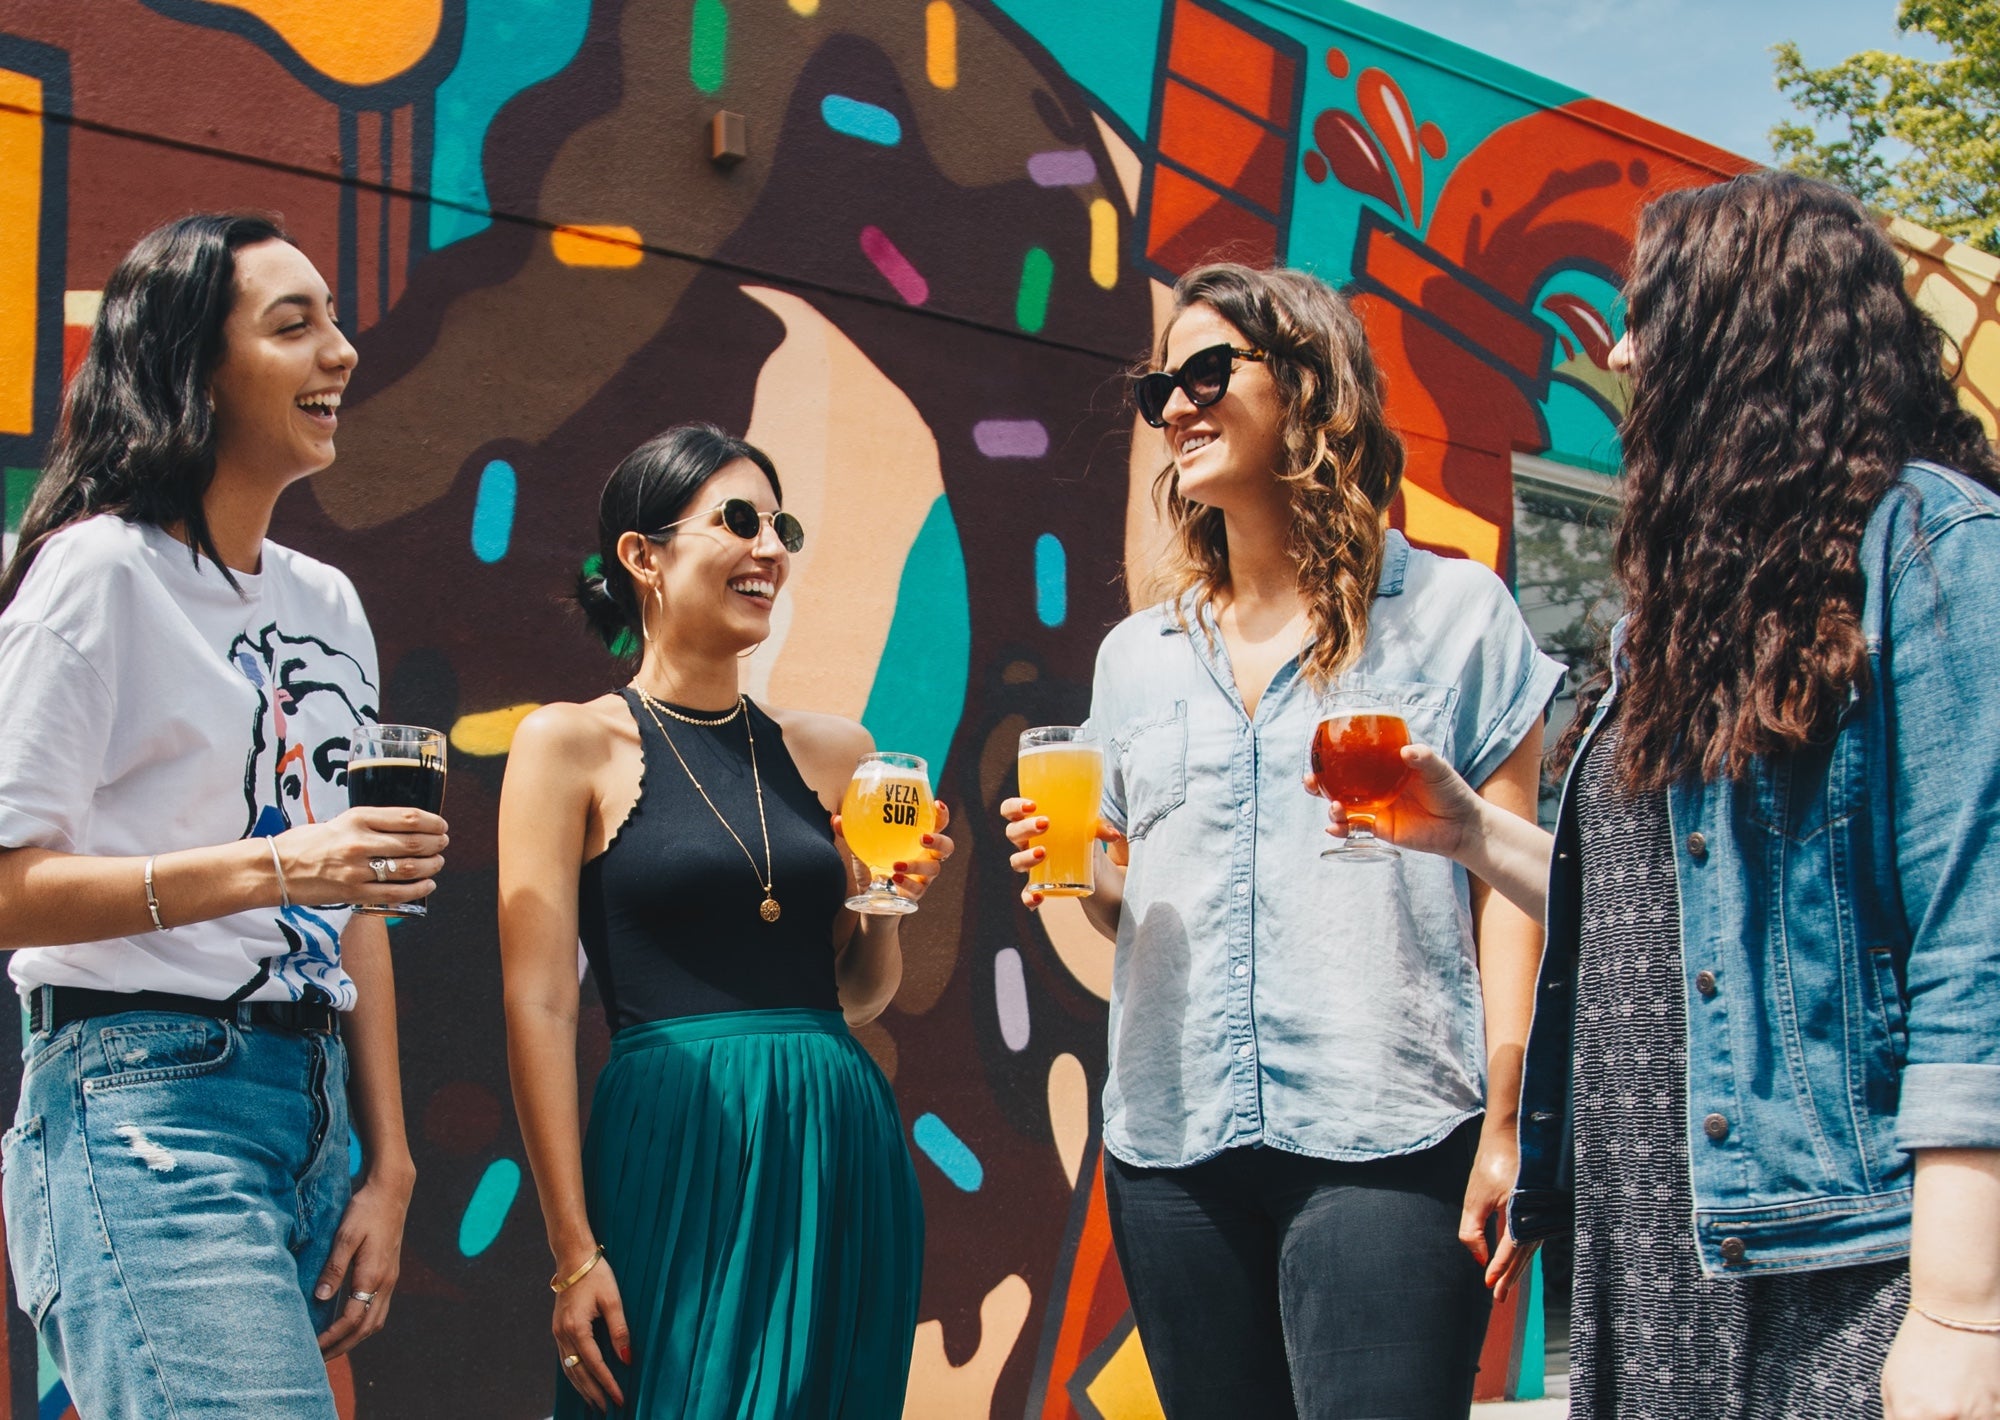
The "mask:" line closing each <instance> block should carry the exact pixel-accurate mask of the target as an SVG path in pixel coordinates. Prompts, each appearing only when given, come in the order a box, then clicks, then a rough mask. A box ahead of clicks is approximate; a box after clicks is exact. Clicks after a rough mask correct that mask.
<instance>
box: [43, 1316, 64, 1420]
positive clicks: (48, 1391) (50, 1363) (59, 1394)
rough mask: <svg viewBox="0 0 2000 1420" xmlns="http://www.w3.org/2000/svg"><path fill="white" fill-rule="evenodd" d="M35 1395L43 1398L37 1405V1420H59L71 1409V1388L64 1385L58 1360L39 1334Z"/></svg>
mask: <svg viewBox="0 0 2000 1420" xmlns="http://www.w3.org/2000/svg"><path fill="white" fill-rule="evenodd" d="M35 1394H36V1395H38V1396H39V1397H41V1399H40V1400H39V1401H37V1402H36V1404H35V1420H57V1417H59V1416H60V1415H61V1414H62V1413H63V1412H64V1411H65V1410H67V1409H69V1387H68V1386H66V1385H64V1384H63V1378H62V1372H61V1371H60V1370H58V1369H57V1367H56V1358H55V1357H53V1356H51V1355H50V1354H49V1344H48V1342H46V1341H44V1340H42V1339H41V1336H40V1334H39V1333H37V1335H36V1337H35Z"/></svg>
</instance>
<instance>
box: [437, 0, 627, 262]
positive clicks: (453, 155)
mask: <svg viewBox="0 0 2000 1420" xmlns="http://www.w3.org/2000/svg"><path fill="white" fill-rule="evenodd" d="M589 27H590V0H465V42H464V44H463V45H462V46H461V48H460V49H459V55H458V64H457V67H455V68H454V69H453V70H452V71H451V73H450V74H448V75H446V76H445V80H444V82H443V83H441V84H439V85H438V88H437V100H436V105H435V109H434V113H435V120H434V127H433V131H432V138H431V194H432V196H434V197H436V198H438V199H439V201H438V202H437V203H436V204H435V205H433V206H432V207H431V249H432V250H433V251H435V250H436V249H438V248H439V247H447V246H450V245H451V244H452V243H453V242H456V241H460V240H462V239H464V238H466V237H469V236H472V235H473V234H474V233H476V232H483V231H485V230H486V229H487V228H488V227H490V226H492V225H493V219H492V218H491V217H490V216H488V215H487V205H488V199H487V195H486V172H485V168H484V164H483V161H482V159H483V155H484V152H485V148H486V131H487V130H488V129H489V128H491V127H492V126H493V120H494V118H495V117H496V116H497V115H498V114H499V112H500V110H501V109H502V108H503V107H504V106H505V105H506V103H507V101H508V100H509V99H511V98H513V97H514V96H515V95H516V94H518V93H520V92H521V91H522V90H523V89H527V88H529V87H531V86H533V85H535V84H539V83H541V82H542V80H544V79H547V78H551V77H552V76H554V75H556V74H560V73H561V72H562V71H563V70H564V69H565V68H567V67H568V66H569V62H570V61H571V60H572V59H574V58H576V53H577V51H578V50H579V49H581V48H582V47H583V36H584V32H585V31H586V30H587V29H589ZM446 203H458V204H462V205H463V206H464V207H469V208H471V209H473V210H472V211H464V210H461V208H460V207H457V206H446V205H445V204H446Z"/></svg>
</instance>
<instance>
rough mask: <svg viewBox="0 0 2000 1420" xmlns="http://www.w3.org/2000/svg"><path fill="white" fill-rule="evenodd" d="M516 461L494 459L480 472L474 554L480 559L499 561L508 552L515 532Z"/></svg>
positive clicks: (473, 515) (473, 521) (474, 525)
mask: <svg viewBox="0 0 2000 1420" xmlns="http://www.w3.org/2000/svg"><path fill="white" fill-rule="evenodd" d="M515 491H516V480H515V477H514V465H512V464H510V463H508V462H507V461H506V460H505V459H495V460H493V462H491V463H489V464H488V465H486V467H485V468H484V469H482V470H481V471H480V474H479V494H478V496H477V497H476V498H475V499H474V500H473V504H472V555H473V556H475V557H477V558H478V559H479V560H480V561H481V562H498V561H499V560H500V559H501V558H503V557H505V556H506V555H507V544H508V543H509V542H510V541H511V540H512V539H513V536H514V495H515Z"/></svg>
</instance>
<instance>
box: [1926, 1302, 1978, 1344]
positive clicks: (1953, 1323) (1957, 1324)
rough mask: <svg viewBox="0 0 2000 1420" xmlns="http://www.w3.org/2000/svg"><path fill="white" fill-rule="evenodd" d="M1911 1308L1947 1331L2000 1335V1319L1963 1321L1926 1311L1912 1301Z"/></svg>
mask: <svg viewBox="0 0 2000 1420" xmlns="http://www.w3.org/2000/svg"><path fill="white" fill-rule="evenodd" d="M1910 1310H1911V1311H1913V1312H1915V1313H1916V1314H1917V1315H1918V1316H1920V1317H1922V1318H1923V1319H1924V1320H1925V1321H1928V1322H1930V1323H1932V1324H1933V1325H1936V1326H1941V1327H1943V1328H1944V1329H1945V1330H1946V1331H1970V1332H1972V1333H1974V1334H1975V1335H1978V1336H2000V1321H1962V1320H1960V1319H1959V1318H1958V1317H1955V1316H1939V1315H1938V1314H1937V1313H1936V1312H1934V1311H1926V1310H1925V1309H1924V1308H1922V1307H1920V1306H1918V1305H1917V1304H1916V1303H1915V1302H1911V1303H1910Z"/></svg>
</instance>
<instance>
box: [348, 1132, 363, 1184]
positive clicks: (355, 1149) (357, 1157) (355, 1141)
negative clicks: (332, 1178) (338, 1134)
mask: <svg viewBox="0 0 2000 1420" xmlns="http://www.w3.org/2000/svg"><path fill="white" fill-rule="evenodd" d="M347 1176H348V1177H349V1178H359V1177H361V1140H360V1139H359V1138H358V1137H356V1135H355V1133H354V1131H353V1130H352V1129H350V1130H348V1131H347Z"/></svg>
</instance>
